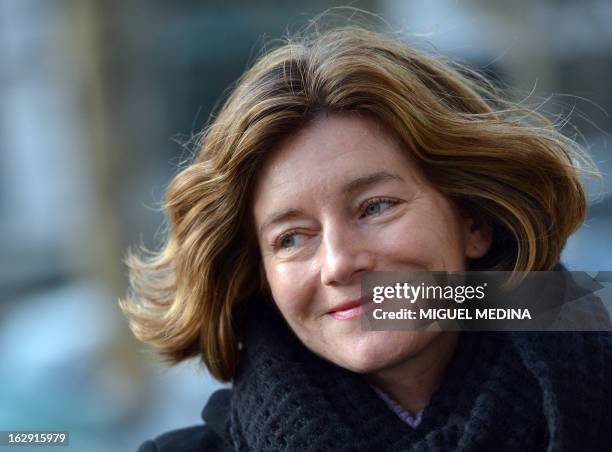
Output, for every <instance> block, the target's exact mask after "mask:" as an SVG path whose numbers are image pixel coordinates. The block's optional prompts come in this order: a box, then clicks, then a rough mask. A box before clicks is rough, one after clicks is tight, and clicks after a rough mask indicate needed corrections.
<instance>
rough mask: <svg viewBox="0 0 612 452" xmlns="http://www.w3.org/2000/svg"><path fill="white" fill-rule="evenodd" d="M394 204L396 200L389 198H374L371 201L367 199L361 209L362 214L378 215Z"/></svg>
mask: <svg viewBox="0 0 612 452" xmlns="http://www.w3.org/2000/svg"><path fill="white" fill-rule="evenodd" d="M394 204H396V202H395V201H392V200H390V199H374V200H372V201H368V203H367V204H366V206H365V208H364V209H363V213H364V216H372V215H378V214H380V213H382V212H384V211H385V210H387V209H388V208H389V207H391V206H393V205H394Z"/></svg>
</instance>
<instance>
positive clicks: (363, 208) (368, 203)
mask: <svg viewBox="0 0 612 452" xmlns="http://www.w3.org/2000/svg"><path fill="white" fill-rule="evenodd" d="M383 202H386V203H389V204H390V206H389V207H393V206H394V205H396V204H397V203H398V201H397V200H394V199H391V198H374V199H368V200H367V201H365V202H364V203H362V204H361V207H360V209H359V210H360V211H361V212H362V215H363V214H364V213H365V212H366V209H367V208H368V207H370V206H371V205H374V204H378V203H383ZM385 210H386V209H385ZM376 215H379V214H373V215H370V216H376ZM360 218H362V216H360ZM297 233H299V231H298V230H297V229H292V230H290V231H287V232H285V233H283V234H281V235H280V236H279V237H278V238H277V239H276V240H274V241H273V242H272V243H271V244H270V245H271V246H272V248H273V249H275V250H278V249H282V243H283V240H285V239H286V238H287V237H291V236H292V235H295V234H297Z"/></svg>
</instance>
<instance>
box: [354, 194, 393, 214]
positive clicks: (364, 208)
mask: <svg viewBox="0 0 612 452" xmlns="http://www.w3.org/2000/svg"><path fill="white" fill-rule="evenodd" d="M383 202H386V203H389V204H390V206H389V208H391V207H393V206H395V205H396V204H397V203H398V201H397V200H395V199H391V198H374V199H368V200H367V201H365V202H364V203H363V204H362V205H361V209H360V210H361V211H362V213H365V212H366V211H367V208H368V207H370V206H372V205H374V204H379V203H383ZM385 210H387V209H385ZM374 215H378V214H374ZM370 216H373V215H370ZM360 218H361V217H360Z"/></svg>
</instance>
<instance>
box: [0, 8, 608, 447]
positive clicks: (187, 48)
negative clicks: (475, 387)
mask: <svg viewBox="0 0 612 452" xmlns="http://www.w3.org/2000/svg"><path fill="white" fill-rule="evenodd" d="M342 4H343V3H341V2H331V1H324V0H311V1H310V2H286V1H284V2H282V1H257V2H255V1H253V2H247V1H244V2H230V1H224V2H209V1H162V0H121V1H120V0H106V1H94V0H72V1H71V0H66V1H61V0H0V356H1V357H2V361H1V363H0V382H2V384H0V430H11V429H19V430H29V429H36V430H40V429H46V430H55V429H57V430H68V431H70V434H71V439H70V440H71V446H70V447H69V449H70V450H75V451H77V450H78V451H92V452H96V451H118V450H125V451H128V450H135V449H136V447H137V445H138V444H140V443H141V442H142V441H143V440H145V439H147V438H150V437H153V436H156V435H157V434H159V433H161V432H163V431H166V430H169V429H174V428H179V427H183V426H187V425H191V424H195V423H199V422H200V418H199V416H200V411H201V409H202V406H203V405H204V403H205V401H206V400H207V398H208V395H209V394H210V392H211V391H213V390H214V389H215V388H217V387H218V386H219V384H218V383H216V382H214V381H213V380H212V379H211V378H210V376H209V375H208V374H207V373H206V372H205V371H203V370H202V369H201V368H200V367H199V365H198V363H197V362H190V363H187V364H184V365H181V366H178V367H175V368H168V367H165V366H163V365H160V364H158V363H157V361H156V358H155V356H154V354H153V353H152V352H151V351H150V350H149V349H147V348H146V347H145V346H143V345H141V344H138V343H137V342H136V341H135V340H134V339H133V338H132V337H131V335H130V332H129V330H128V327H127V322H126V321H125V320H124V319H123V318H122V316H121V313H120V311H119V309H118V305H117V299H118V298H119V297H120V296H123V294H124V293H125V290H126V287H127V278H126V272H125V267H124V265H123V263H122V259H123V257H124V254H125V252H126V250H127V248H128V247H129V246H131V245H138V244H144V245H146V246H148V247H150V248H155V247H156V245H157V244H159V242H160V240H161V238H162V236H161V235H160V234H161V232H160V231H161V228H160V226H161V224H162V222H163V214H162V213H161V212H160V211H159V209H158V207H159V204H160V202H161V201H162V199H163V194H164V189H165V187H166V185H167V184H168V182H169V181H170V179H171V178H172V176H173V174H175V173H176V172H177V166H178V164H179V162H181V161H182V159H183V158H184V157H185V156H186V155H187V151H186V150H185V147H184V146H183V144H184V143H186V142H188V141H189V139H190V137H192V135H193V134H195V133H197V132H199V131H200V130H201V128H202V127H203V125H204V124H205V123H206V121H207V119H208V116H209V114H210V112H211V110H212V108H213V106H214V104H215V102H216V101H217V100H218V99H219V98H220V97H221V95H222V93H223V92H224V90H225V89H226V88H227V87H228V86H229V85H230V84H231V83H232V82H233V81H234V80H236V79H237V78H238V77H239V76H240V74H241V73H242V72H243V71H244V69H245V68H246V67H247V66H248V64H249V62H252V61H253V58H254V57H255V56H256V55H257V54H258V53H259V51H260V49H261V48H262V44H263V43H265V42H266V41H269V40H270V39H273V38H278V37H281V36H283V35H284V34H285V33H286V31H287V30H290V31H291V30H292V31H296V30H298V29H299V28H300V27H301V26H302V25H303V24H305V23H307V21H308V20H310V19H311V18H312V17H313V16H314V15H316V14H318V13H321V12H322V11H324V10H325V9H327V8H329V7H332V6H338V5H342ZM350 5H351V6H353V7H357V8H362V9H365V10H368V11H371V12H375V13H378V14H380V15H381V16H382V17H383V18H384V19H386V20H387V21H388V22H389V23H390V24H391V25H392V26H393V27H394V28H396V29H401V30H403V31H404V32H405V33H406V34H407V35H410V36H412V37H411V38H410V39H411V42H412V43H413V44H414V45H416V46H419V47H423V48H425V49H426V50H433V51H438V52H441V53H444V54H447V55H450V56H452V57H456V58H460V59H462V60H463V61H466V62H468V63H469V64H471V65H473V66H474V67H476V68H478V69H481V70H483V71H486V72H487V73H489V74H490V75H491V76H493V77H495V78H497V79H498V80H500V81H502V82H504V83H507V84H509V85H510V86H513V87H516V88H517V93H524V97H527V96H528V95H529V94H530V93H531V97H530V98H529V99H530V100H533V99H537V98H542V99H548V102H546V103H545V104H544V105H543V106H542V109H543V110H544V111H548V112H550V113H551V114H553V115H564V114H568V113H570V112H571V113H572V115H571V122H572V124H573V125H574V126H575V127H576V129H577V130H578V131H579V132H580V134H581V135H580V136H579V140H581V142H582V143H583V144H584V145H586V146H587V147H588V148H589V149H590V151H591V153H592V155H593V158H594V159H595V161H596V162H597V163H598V165H599V167H600V169H601V171H602V173H603V174H604V179H603V181H602V183H599V184H590V185H589V187H591V189H592V193H591V195H590V200H591V201H590V210H589V219H588V221H587V223H586V224H585V225H584V227H583V228H582V229H581V230H580V231H578V233H576V234H575V235H574V236H573V237H572V239H571V240H570V243H569V244H568V246H567V248H566V250H565V253H564V261H565V262H566V263H567V264H568V265H569V267H570V268H571V269H574V270H612V236H611V234H610V233H611V231H612V201H611V197H610V195H609V193H610V192H611V191H612V187H611V179H610V178H609V174H610V171H611V170H612V160H611V159H610V144H609V142H610V136H609V133H610V129H611V126H612V121H611V120H610V117H609V112H612V83H611V80H612V77H611V76H612V27H611V26H610V23H612V2H610V1H608V0H583V1H580V2H578V1H571V0H540V1H538V2H532V1H528V0H516V1H513V2H507V1H503V0H423V1H410V0H407V1H393V0H379V1H375V0H371V1H353V2H351V3H350ZM381 25H382V24H381ZM565 130H566V131H567V133H569V134H575V133H576V131H575V130H573V129H571V128H567V127H566V128H565ZM534 189H537V187H534ZM20 450H26V448H22V449H20Z"/></svg>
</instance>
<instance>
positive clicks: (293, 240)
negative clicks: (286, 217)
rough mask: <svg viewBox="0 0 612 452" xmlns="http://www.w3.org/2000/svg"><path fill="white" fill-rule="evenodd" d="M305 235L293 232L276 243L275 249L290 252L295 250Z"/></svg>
mask: <svg viewBox="0 0 612 452" xmlns="http://www.w3.org/2000/svg"><path fill="white" fill-rule="evenodd" d="M302 235H303V234H300V233H298V232H295V231H292V232H288V233H286V234H283V235H281V236H280V237H279V238H278V240H277V241H276V242H275V244H274V247H275V248H277V249H281V250H289V249H291V248H295V247H296V246H298V245H299V243H300V237H301V236H302Z"/></svg>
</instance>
